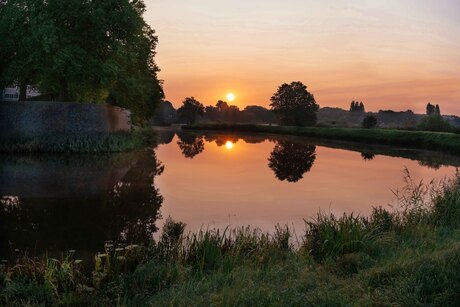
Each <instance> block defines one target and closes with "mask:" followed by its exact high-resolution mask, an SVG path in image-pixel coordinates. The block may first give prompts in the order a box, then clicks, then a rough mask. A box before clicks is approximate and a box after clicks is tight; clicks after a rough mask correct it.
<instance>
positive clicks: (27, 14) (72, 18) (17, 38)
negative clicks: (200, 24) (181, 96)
mask: <svg viewBox="0 0 460 307" xmlns="http://www.w3.org/2000/svg"><path fill="white" fill-rule="evenodd" d="M144 11H145V5H144V3H143V1H129V0H114V1H60V0H46V1H45V0H8V1H1V2H0V37H2V44H0V64H1V65H0V87H2V86H8V85H12V84H17V85H19V87H20V93H21V95H20V100H25V99H26V89H27V87H28V86H32V87H34V88H38V89H39V90H40V92H41V93H43V94H48V95H47V96H49V97H53V98H54V99H53V100H59V101H81V102H110V103H113V104H115V105H118V106H121V107H125V108H128V109H130V110H131V111H132V113H133V117H132V119H133V120H134V121H135V122H136V123H140V122H142V121H143V120H145V119H148V118H150V117H151V116H152V115H153V111H154V110H155V106H156V105H157V104H158V102H159V101H160V99H162V98H163V90H162V87H161V83H160V81H159V80H158V78H157V72H158V70H159V69H158V67H157V65H156V64H155V61H154V56H155V47H156V44H157V37H156V36H155V33H154V31H153V30H152V29H151V28H150V27H149V25H148V24H147V23H146V22H145V20H144V19H143V17H142V15H143V13H144Z"/></svg>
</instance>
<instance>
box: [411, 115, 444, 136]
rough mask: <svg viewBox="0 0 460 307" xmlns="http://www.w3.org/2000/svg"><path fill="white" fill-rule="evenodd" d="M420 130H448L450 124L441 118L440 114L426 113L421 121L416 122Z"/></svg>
mask: <svg viewBox="0 0 460 307" xmlns="http://www.w3.org/2000/svg"><path fill="white" fill-rule="evenodd" d="M418 128H419V129H420V130H425V131H438V132H450V131H452V126H451V124H450V123H449V122H448V121H447V120H445V119H444V118H442V116H440V115H436V114H433V115H428V116H425V117H424V118H423V119H422V121H421V122H420V123H419V124H418Z"/></svg>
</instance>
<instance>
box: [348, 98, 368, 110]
mask: <svg viewBox="0 0 460 307" xmlns="http://www.w3.org/2000/svg"><path fill="white" fill-rule="evenodd" d="M350 112H365V108H364V103H362V102H358V101H354V100H353V101H352V102H351V104H350Z"/></svg>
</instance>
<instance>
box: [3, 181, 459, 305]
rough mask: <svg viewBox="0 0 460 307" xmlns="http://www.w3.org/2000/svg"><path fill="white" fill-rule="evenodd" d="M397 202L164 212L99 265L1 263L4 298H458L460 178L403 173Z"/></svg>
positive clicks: (109, 249)
mask: <svg viewBox="0 0 460 307" xmlns="http://www.w3.org/2000/svg"><path fill="white" fill-rule="evenodd" d="M406 182H407V186H406V187H405V188H404V189H402V190H401V191H398V192H395V194H396V195H397V197H398V198H397V199H398V200H399V201H398V205H397V206H396V207H395V208H394V210H393V211H391V212H390V211H388V210H386V209H383V208H374V210H373V212H372V214H371V215H370V216H369V217H362V216H355V215H353V214H350V215H343V216H341V217H336V216H334V215H332V214H325V213H319V214H318V216H317V218H316V219H314V220H311V221H306V230H305V233H304V234H301V235H300V236H299V235H297V234H296V233H295V232H294V231H293V230H292V229H289V228H288V227H279V226H278V227H277V228H276V231H275V232H274V233H272V234H268V233H264V232H261V231H260V230H257V229H251V228H249V227H247V228H239V229H234V230H229V229H226V230H224V231H219V230H201V231H199V232H198V233H191V234H188V235H185V234H184V228H185V225H184V224H183V223H176V222H174V221H172V220H171V219H168V220H167V221H166V223H165V226H164V227H163V231H162V235H161V237H160V238H159V239H158V240H157V241H154V242H152V243H151V244H150V245H147V246H135V245H128V246H123V247H120V246H118V247H116V246H110V245H106V250H105V252H104V253H103V254H98V255H96V257H95V264H94V269H93V271H92V273H91V274H84V272H83V270H82V266H83V263H82V262H81V261H80V260H78V259H73V257H72V254H69V255H67V256H64V257H63V259H61V260H57V259H52V258H47V257H44V259H30V258H27V257H24V258H20V259H17V260H16V261H15V262H14V263H11V264H6V265H3V266H2V267H1V269H0V303H1V304H4V305H83V304H87V305H94V306H101V305H141V304H142V305H145V304H148V305H160V306H163V305H181V306H185V305H187V306H190V305H196V306H198V305H205V304H206V305H258V306H266V305H307V306H318V305H319V306H369V305H379V306H380V305H385V306H386V305H389V306H390V305H406V306H407V305H432V306H455V304H456V303H457V302H458V299H459V293H460V292H459V291H460V278H459V275H458V270H459V269H460V256H459V255H460V245H459V243H458V242H459V240H460V229H459V226H460V223H459V221H460V178H459V177H458V174H457V176H455V177H454V178H452V179H446V180H443V181H440V182H432V183H430V184H424V183H423V182H415V181H413V180H412V178H411V177H410V175H409V174H407V175H406Z"/></svg>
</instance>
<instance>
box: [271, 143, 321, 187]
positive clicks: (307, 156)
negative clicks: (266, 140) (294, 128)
mask: <svg viewBox="0 0 460 307" xmlns="http://www.w3.org/2000/svg"><path fill="white" fill-rule="evenodd" d="M315 159H316V146H314V145H309V144H304V143H294V142H290V141H277V142H276V145H275V148H274V149H273V151H272V153H271V154H270V157H269V158H268V162H269V163H268V166H269V167H270V168H271V169H272V170H273V171H274V172H275V176H276V178H278V179H279V180H281V181H284V180H287V181H288V182H297V181H299V180H300V179H302V178H303V175H304V174H305V173H306V172H309V171H310V170H311V168H312V166H313V163H314V162H315Z"/></svg>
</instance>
